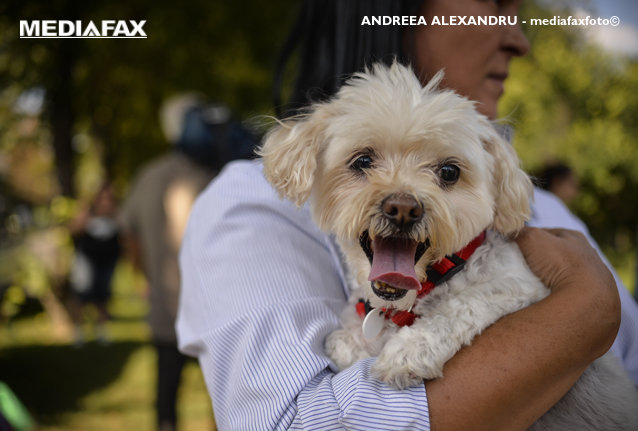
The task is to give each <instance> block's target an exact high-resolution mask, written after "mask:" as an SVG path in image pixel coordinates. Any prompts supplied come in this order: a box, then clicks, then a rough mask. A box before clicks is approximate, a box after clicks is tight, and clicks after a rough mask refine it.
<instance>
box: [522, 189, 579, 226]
mask: <svg viewBox="0 0 638 431" xmlns="http://www.w3.org/2000/svg"><path fill="white" fill-rule="evenodd" d="M530 225H532V226H535V227H548V228H553V227H560V228H566V229H573V230H579V231H582V232H586V231H587V227H586V226H585V224H584V223H583V222H582V220H580V219H579V218H578V217H576V216H575V215H574V214H573V213H572V212H571V211H570V210H569V208H567V205H565V203H564V202H563V201H561V200H560V198H558V197H557V196H556V195H554V194H553V193H551V192H548V191H547V190H543V189H540V188H538V187H535V188H534V201H533V203H532V218H531V220H530Z"/></svg>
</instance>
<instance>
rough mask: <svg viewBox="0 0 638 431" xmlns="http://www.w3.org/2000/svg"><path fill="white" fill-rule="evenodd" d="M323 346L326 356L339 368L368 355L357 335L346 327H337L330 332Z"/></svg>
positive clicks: (346, 366) (343, 367) (341, 368)
mask: <svg viewBox="0 0 638 431" xmlns="http://www.w3.org/2000/svg"><path fill="white" fill-rule="evenodd" d="M324 348H325V351H326V354H327V355H328V357H329V358H330V359H331V360H332V362H334V363H335V365H336V366H337V367H338V368H339V369H340V370H343V369H345V368H348V367H349V366H351V365H352V364H354V363H355V362H357V361H358V360H361V359H364V358H368V357H370V354H369V353H368V352H367V351H366V350H365V348H364V346H363V345H362V344H361V341H360V340H359V339H358V337H356V336H355V335H354V334H353V333H352V332H351V331H348V330H347V329H337V330H336V331H333V332H332V333H330V335H328V337H326V342H325V345H324Z"/></svg>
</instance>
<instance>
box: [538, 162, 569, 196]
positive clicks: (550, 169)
mask: <svg viewBox="0 0 638 431" xmlns="http://www.w3.org/2000/svg"><path fill="white" fill-rule="evenodd" d="M570 175H572V169H571V168H570V167H569V166H567V165H566V164H565V163H561V162H557V163H552V164H550V165H547V166H546V167H545V168H544V169H543V170H542V171H541V172H540V174H539V175H538V176H537V177H536V185H537V186H538V187H540V188H542V189H545V190H551V188H552V186H553V185H554V184H555V183H556V181H561V180H564V179H566V178H568V177H569V176H570Z"/></svg>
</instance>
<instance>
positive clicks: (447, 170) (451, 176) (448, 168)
mask: <svg viewBox="0 0 638 431" xmlns="http://www.w3.org/2000/svg"><path fill="white" fill-rule="evenodd" d="M460 174H461V170H460V169H459V167H458V166H456V165H443V166H441V169H439V177H440V178H441V180H443V182H444V183H445V184H446V185H450V184H454V183H456V182H457V181H458V180H459V175H460Z"/></svg>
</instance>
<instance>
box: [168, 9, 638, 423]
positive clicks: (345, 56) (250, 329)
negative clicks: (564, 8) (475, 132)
mask: <svg viewBox="0 0 638 431" xmlns="http://www.w3.org/2000/svg"><path fill="white" fill-rule="evenodd" d="M519 4H520V1H519V0H502V1H498V2H497V1H483V0H459V1H456V2H449V1H445V0H425V1H410V0H401V1H399V0H397V1H392V2H388V1H375V0H368V1H363V0H361V1H357V0H329V1H328V0H320V1H319V0H317V1H306V2H304V7H303V8H302V12H301V14H300V18H299V21H298V23H297V25H296V26H295V28H294V29H293V32H292V34H291V37H290V40H289V42H288V43H287V44H286V45H285V46H284V50H283V52H284V55H283V58H284V59H285V58H286V57H288V56H289V55H290V54H291V53H292V52H293V51H294V42H295V41H302V43H303V46H302V51H301V55H300V58H299V72H298V74H297V81H296V84H295V88H294V91H293V94H292V97H291V100H290V103H289V104H288V107H287V108H288V109H287V111H286V113H287V114H293V113H297V112H300V111H302V110H303V108H304V107H305V106H308V105H309V104H310V103H312V102H314V101H319V100H326V99H328V98H329V97H330V96H332V95H333V94H334V93H335V92H336V91H337V90H338V88H339V87H340V85H341V84H342V83H343V82H344V80H345V79H347V78H348V77H349V76H350V75H351V74H352V73H354V72H357V71H360V70H362V69H363V68H364V67H365V66H366V65H367V64H370V63H372V62H375V61H384V62H386V63H391V62H392V61H394V59H395V58H397V59H398V60H399V61H400V62H402V63H406V64H407V63H410V64H412V66H413V68H414V70H415V72H416V74H417V76H418V77H419V78H420V80H421V81H422V82H423V83H426V82H427V81H428V80H429V79H430V78H431V77H433V76H434V74H435V73H436V72H438V71H439V70H440V69H445V73H446V75H445V80H444V82H443V85H444V86H446V87H448V88H452V89H455V90H456V91H457V92H459V93H460V94H462V95H464V96H466V97H468V98H470V99H472V100H475V101H476V102H477V107H478V109H479V111H480V112H481V113H483V114H485V115H486V116H488V117H489V118H492V119H495V118H496V117H497V102H498V100H499V98H500V97H501V95H502V94H503V91H504V86H503V84H504V81H505V79H506V77H507V74H508V68H509V62H510V60H511V59H512V58H513V57H516V56H521V55H524V54H525V53H526V52H527V50H528V43H527V40H526V38H525V37H524V35H523V33H522V31H521V29H520V27H518V26H501V27H499V26H456V27H440V26H418V27H401V26H376V27H370V26H364V25H361V23H362V18H363V17H364V16H386V15H388V16H394V15H397V16H413V15H419V16H424V17H426V19H428V18H431V17H432V16H458V15H477V16H478V15H504V16H515V15H516V14H517V12H518V8H519ZM283 65H285V61H283V60H282V62H281V67H280V71H281V70H283ZM280 76H281V74H280ZM279 82H280V80H279V79H278V80H277V83H279ZM277 83H276V85H278V84H277ZM534 217H535V218H534V219H533V220H532V223H533V224H536V225H537V226H553V227H557V228H565V227H567V228H572V229H573V228H576V230H580V231H581V232H584V233H578V232H575V231H573V230H565V229H549V230H546V229H538V228H526V229H524V230H523V231H522V232H521V233H520V235H519V236H518V238H517V242H518V244H519V246H520V248H521V250H522V252H523V254H524V256H525V257H526V260H527V262H528V264H529V266H530V267H531V268H532V270H533V271H534V272H535V273H536V274H537V275H538V276H539V277H540V278H541V280H542V281H543V282H544V283H545V284H546V285H547V286H548V287H549V288H550V289H551V291H552V294H551V295H549V296H548V297H547V298H546V299H544V300H542V301H540V302H538V303H536V304H533V305H532V306H530V307H528V308H525V309H523V310H520V311H518V312H516V313H513V314H511V315H508V316H506V317H504V318H502V319H501V320H499V321H498V322H496V323H495V324H494V325H492V326H491V327H489V328H488V329H487V330H486V331H485V332H484V333H483V334H481V335H480V336H478V337H477V338H476V339H475V340H474V341H473V343H472V345H471V346H468V347H465V348H463V349H461V350H460V351H459V352H458V353H457V354H456V356H454V357H453V358H452V359H451V360H450V361H448V362H447V363H446V365H445V368H444V377H443V378H441V379H435V380H430V381H427V382H424V385H418V386H415V387H410V388H407V389H405V390H402V391H399V390H396V389H394V388H391V387H388V386H386V385H384V384H382V383H381V382H379V381H377V380H376V379H374V377H372V376H371V374H370V367H371V365H372V363H373V361H374V358H369V359H366V360H362V361H358V362H356V363H355V364H354V365H353V366H351V367H350V368H348V369H346V370H343V371H341V372H336V371H335V370H334V369H333V368H332V367H331V363H330V361H329V360H328V358H327V357H326V355H325V353H324V352H323V342H324V339H325V337H326V335H327V334H329V333H330V332H331V331H333V330H334V329H335V328H337V327H338V325H339V315H340V313H341V310H342V308H343V307H344V306H345V304H346V292H345V289H346V287H345V277H346V274H344V271H343V268H342V266H341V261H340V254H339V250H338V249H337V248H336V246H335V244H334V242H333V241H332V239H331V238H328V237H326V236H325V235H323V234H321V233H320V232H319V230H318V228H316V227H315V226H314V224H313V222H312V221H311V219H310V215H309V212H308V209H307V207H304V208H302V209H297V208H296V207H295V206H294V205H293V204H292V203H290V202H287V201H284V200H281V199H279V197H278V196H277V194H276V193H275V192H274V191H273V189H272V188H271V186H270V185H269V184H268V183H267V182H266V180H265V179H264V178H263V174H262V167H261V165H260V162H259V161H253V162H243V163H234V164H231V165H230V166H228V167H227V168H226V169H225V170H224V171H223V172H222V173H221V174H220V176H219V177H218V178H217V179H216V180H215V181H214V182H213V184H212V185H211V186H210V187H209V188H208V189H207V190H206V191H205V192H204V193H203V195H202V196H201V197H200V199H199V200H198V201H197V202H196V204H195V206H194V209H193V212H192V215H191V219H190V221H189V226H188V228H187V231H186V236H185V240H184V243H183V248H182V252H181V257H180V259H181V268H182V271H181V273H182V289H183V290H182V293H181V299H180V310H179V315H178V322H177V331H178V336H179V343H180V348H181V349H182V351H184V352H185V353H187V354H190V355H193V356H197V357H198V358H199V361H200V364H201V366H202V370H203V372H204V376H205V378H206V382H207V385H208V388H209V392H210V394H211V397H212V400H213V407H214V409H215V416H216V420H217V424H218V427H219V429H222V430H224V429H242V430H243V429H260V430H261V429H322V430H323V429H344V428H345V429H384V430H390V429H435V430H449V429H473V430H483V429H484V430H501V429H502V430H516V429H526V428H528V427H529V426H530V425H531V424H532V423H533V422H534V421H535V420H536V419H537V418H539V417H540V416H541V415H542V414H543V413H545V412H546V411H547V410H548V409H549V408H550V407H551V406H552V405H553V404H555V403H556V402H557V401H558V400H559V399H560V398H561V397H562V396H563V394H564V393H565V392H566V391H567V390H568V389H569V388H570V387H571V386H572V384H573V383H574V382H575V381H576V380H577V379H578V377H579V376H580V374H581V373H582V372H583V370H584V369H585V368H586V367H587V366H588V365H589V363H591V362H592V361H593V360H594V359H596V358H597V357H599V356H601V355H602V354H604V353H605V352H606V351H607V350H609V348H610V347H612V344H613V347H612V349H613V351H614V352H615V353H616V354H617V355H618V356H619V358H620V359H621V360H622V361H623V363H624V365H625V367H626V368H627V369H628V371H629V372H630V373H631V374H632V376H633V377H634V379H636V380H638V370H636V369H635V367H636V364H637V363H638V360H637V358H638V340H636V336H635V334H636V333H637V332H638V331H637V329H638V323H637V322H638V319H637V318H636V316H638V311H637V310H636V306H635V304H634V303H633V302H628V299H629V300H631V298H630V297H629V296H628V295H627V294H626V293H623V291H622V286H621V287H620V288H617V283H616V281H615V280H614V277H613V276H612V274H611V273H610V271H609V270H608V269H607V266H606V265H605V264H604V262H603V261H602V260H601V258H600V257H599V254H598V252H597V251H596V250H595V249H594V248H593V247H592V246H590V245H589V244H590V239H589V238H587V236H586V235H587V234H586V229H585V227H584V225H582V222H580V221H579V220H577V219H576V218H575V217H574V216H573V215H571V213H569V212H568V211H567V210H566V209H565V208H564V206H560V205H559V203H558V202H557V200H556V201H554V200H552V199H551V197H549V196H546V195H544V194H542V193H540V192H539V193H537V196H536V203H535V211H534ZM619 295H620V296H619ZM621 314H622V318H621ZM619 327H620V331H619V332H618V330H619ZM617 332H618V337H616V333H617ZM632 367H633V368H632Z"/></svg>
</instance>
